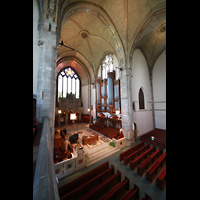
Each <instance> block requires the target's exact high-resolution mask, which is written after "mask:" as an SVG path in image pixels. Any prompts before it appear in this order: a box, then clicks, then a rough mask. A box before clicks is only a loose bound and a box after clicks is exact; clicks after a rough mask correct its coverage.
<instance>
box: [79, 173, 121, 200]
mask: <svg viewBox="0 0 200 200" xmlns="http://www.w3.org/2000/svg"><path fill="white" fill-rule="evenodd" d="M116 182H121V172H120V171H119V170H117V173H116V174H114V175H113V176H111V177H110V178H109V179H107V180H106V181H104V182H103V183H102V184H100V185H99V186H97V187H95V188H94V189H93V190H91V191H90V192H88V193H87V194H86V195H84V196H83V197H82V198H80V199H79V200H83V199H87V200H89V199H91V200H94V199H95V197H100V196H102V194H103V193H105V191H108V190H109V189H110V188H112V187H113V185H114V184H115V183H116Z"/></svg>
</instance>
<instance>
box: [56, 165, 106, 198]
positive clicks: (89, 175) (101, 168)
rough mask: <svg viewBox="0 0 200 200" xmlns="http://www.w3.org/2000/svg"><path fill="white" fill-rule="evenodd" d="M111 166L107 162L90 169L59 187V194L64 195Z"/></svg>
mask: <svg viewBox="0 0 200 200" xmlns="http://www.w3.org/2000/svg"><path fill="white" fill-rule="evenodd" d="M108 168H109V162H108V161H107V162H105V163H103V164H101V165H99V166H98V167H96V168H94V169H92V170H90V171H89V172H87V173H85V174H83V175H81V176H80V177H78V178H76V179H74V180H72V181H70V182H68V183H66V184H65V185H62V186H60V187H59V188H58V192H59V196H60V197H61V196H64V195H65V194H67V193H68V192H70V191H72V190H74V189H75V188H77V187H79V186H80V185H82V184H83V183H85V182H87V181H89V180H90V179H92V178H94V177H95V176H97V175H98V174H100V173H102V172H103V171H104V170H107V169H108Z"/></svg>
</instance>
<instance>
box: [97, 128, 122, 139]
mask: <svg viewBox="0 0 200 200" xmlns="http://www.w3.org/2000/svg"><path fill="white" fill-rule="evenodd" d="M100 133H101V134H103V135H105V136H106V137H109V138H110V139H112V138H115V139H116V138H117V136H118V135H119V128H114V127H105V128H100Z"/></svg>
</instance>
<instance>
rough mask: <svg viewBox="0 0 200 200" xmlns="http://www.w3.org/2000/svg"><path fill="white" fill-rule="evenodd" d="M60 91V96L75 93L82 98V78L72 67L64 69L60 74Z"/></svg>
mask: <svg viewBox="0 0 200 200" xmlns="http://www.w3.org/2000/svg"><path fill="white" fill-rule="evenodd" d="M57 83H58V85H57V87H58V93H57V101H58V102H59V98H67V95H68V94H75V98H77V99H78V98H80V78H79V76H78V75H77V74H76V73H75V71H74V70H72V69H71V68H70V67H68V68H65V69H63V70H62V71H61V72H60V73H59V74H58V82H57Z"/></svg>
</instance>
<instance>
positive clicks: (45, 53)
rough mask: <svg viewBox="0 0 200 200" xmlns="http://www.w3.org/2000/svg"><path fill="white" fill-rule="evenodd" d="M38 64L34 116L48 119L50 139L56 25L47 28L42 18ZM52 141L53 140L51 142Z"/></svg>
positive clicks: (38, 118) (54, 90)
mask: <svg viewBox="0 0 200 200" xmlns="http://www.w3.org/2000/svg"><path fill="white" fill-rule="evenodd" d="M38 45H39V46H40V49H39V51H40V52H39V64H38V87H37V105H36V116H37V120H38V122H39V123H43V121H44V118H45V117H48V119H49V122H50V123H49V128H50V135H51V140H52V141H53V137H54V123H55V98H56V58H57V50H58V48H57V47H56V26H55V24H52V25H51V30H50V29H49V23H48V21H46V20H44V23H43V26H41V28H40V35H39V42H38ZM52 143H53V142H52Z"/></svg>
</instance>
